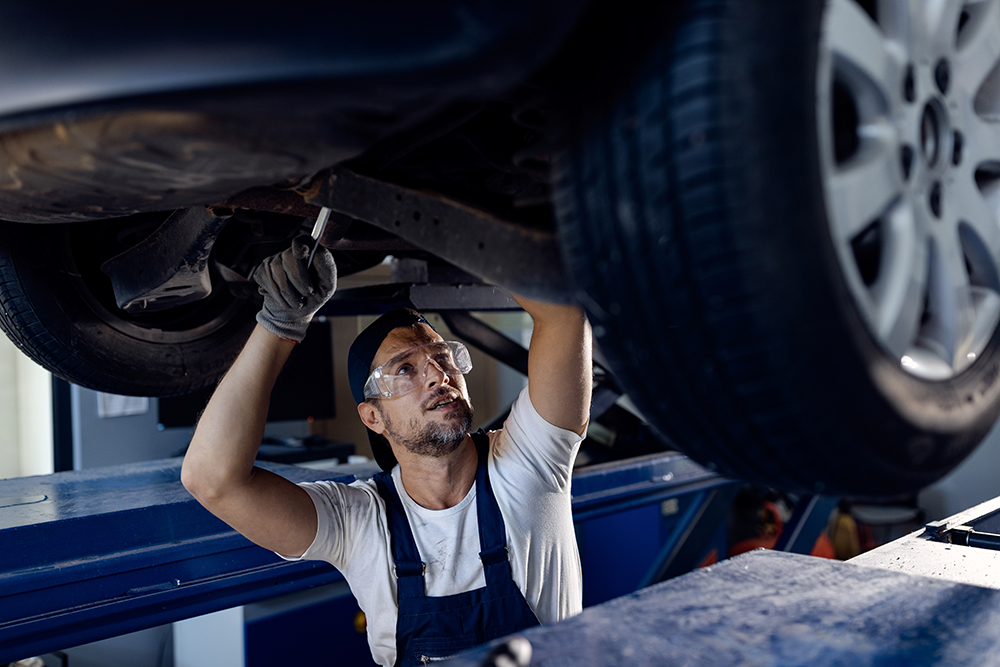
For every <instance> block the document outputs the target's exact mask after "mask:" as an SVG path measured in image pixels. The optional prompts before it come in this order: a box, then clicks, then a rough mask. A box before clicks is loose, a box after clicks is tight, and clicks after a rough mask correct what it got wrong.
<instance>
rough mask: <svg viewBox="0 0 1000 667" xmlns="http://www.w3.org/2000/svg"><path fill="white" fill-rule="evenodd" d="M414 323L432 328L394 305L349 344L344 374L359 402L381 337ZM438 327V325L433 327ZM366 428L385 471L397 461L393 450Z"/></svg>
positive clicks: (387, 442) (376, 457)
mask: <svg viewBox="0 0 1000 667" xmlns="http://www.w3.org/2000/svg"><path fill="white" fill-rule="evenodd" d="M414 324H426V325H427V326H429V327H431V329H434V327H432V326H431V324H430V322H428V321H427V320H426V319H424V316H423V315H421V314H420V313H418V312H417V311H415V310H413V309H411V308H397V309H396V310H390V311H389V312H388V313H386V314H384V315H382V316H381V317H379V318H378V319H377V320H375V321H374V322H372V323H371V324H369V325H368V326H367V327H365V330H364V331H362V332H361V333H360V334H358V337H357V338H355V339H354V342H353V343H352V344H351V350H350V352H348V354H347V376H348V379H349V380H350V383H351V395H352V396H354V400H355V402H356V403H357V404H358V405H361V404H362V403H364V402H365V382H367V381H368V376H369V375H370V374H371V367H372V362H373V361H374V360H375V355H376V354H377V353H378V349H379V347H381V345H382V341H384V340H385V338H386V336H388V335H389V332H390V331H392V330H393V329H398V328H399V327H408V326H413V325H414ZM434 330H435V331H437V329H434ZM367 431H368V442H369V443H371V447H372V454H373V455H374V456H375V462H376V463H378V465H379V467H380V468H382V470H385V471H386V472H388V471H390V470H392V469H393V467H395V465H396V456H395V454H393V453H392V447H390V446H389V441H388V440H386V439H385V437H384V436H382V435H380V434H378V433H376V432H375V431H373V430H371V429H367Z"/></svg>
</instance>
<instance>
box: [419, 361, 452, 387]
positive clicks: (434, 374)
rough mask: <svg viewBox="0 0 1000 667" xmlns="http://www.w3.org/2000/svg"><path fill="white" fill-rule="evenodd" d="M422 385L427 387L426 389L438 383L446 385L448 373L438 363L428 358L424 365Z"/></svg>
mask: <svg viewBox="0 0 1000 667" xmlns="http://www.w3.org/2000/svg"><path fill="white" fill-rule="evenodd" d="M424 383H425V384H426V385H427V388H428V389H429V388H431V387H434V386H436V385H438V384H439V383H440V384H447V383H448V373H447V371H445V370H444V368H442V367H441V365H440V364H439V363H438V362H436V361H434V360H433V359H430V358H428V359H427V363H426V364H424Z"/></svg>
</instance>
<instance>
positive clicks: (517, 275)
mask: <svg viewBox="0 0 1000 667" xmlns="http://www.w3.org/2000/svg"><path fill="white" fill-rule="evenodd" d="M304 196H305V199H306V201H307V202H309V203H310V204H315V205H318V206H326V207H327V208H330V209H332V210H334V211H337V212H338V213H342V214H344V215H348V216H350V217H352V218H355V219H358V220H362V221H364V222H367V223H369V224H371V225H374V226H376V227H379V228H380V229H383V230H385V231H388V232H391V233H392V234H395V235H396V236H398V237H399V238H401V239H403V240H405V241H408V242H410V243H412V244H413V245H415V246H417V247H419V248H422V249H424V250H426V251H427V252H430V253H432V254H434V255H436V256H438V257H440V258H441V259H444V260H445V261H447V262H449V263H451V264H454V265H455V266H457V267H459V268H460V269H462V270H464V271H467V272H468V273H470V274H472V275H474V276H476V277H478V278H481V279H483V280H485V281H487V282H490V283H494V284H496V285H500V286H502V287H505V288H507V289H510V290H512V291H514V292H517V293H518V294H524V295H525V296H528V297H533V298H538V299H543V300H547V301H555V302H562V303H568V302H570V301H571V296H572V295H571V291H570V283H569V279H568V277H567V274H566V271H565V269H564V267H563V261H562V256H561V254H560V250H559V243H558V239H557V238H556V234H555V232H553V231H547V230H539V229H533V228H530V227H528V226H525V225H522V224H518V223H516V222H511V221H508V220H503V219H502V218H500V217H498V216H495V215H493V214H491V213H488V212H486V211H482V210H479V209H476V208H473V207H471V206H469V205H466V204H463V203H461V202H458V201H455V200H452V199H449V198H447V197H444V196H442V195H439V194H435V193H431V192H424V191H421V190H416V189H412V188H406V187H403V186H400V185H394V184H392V183H386V182H385V181H380V180H378V179H375V178H370V177H368V176H362V175H360V174H356V173H354V172H352V171H350V170H348V169H344V168H342V167H338V168H336V169H333V170H331V171H330V173H329V174H328V175H327V176H326V177H325V178H323V179H322V180H321V181H319V182H317V183H316V184H315V185H314V187H313V188H311V189H310V191H309V192H308V193H306V194H305V195H304Z"/></svg>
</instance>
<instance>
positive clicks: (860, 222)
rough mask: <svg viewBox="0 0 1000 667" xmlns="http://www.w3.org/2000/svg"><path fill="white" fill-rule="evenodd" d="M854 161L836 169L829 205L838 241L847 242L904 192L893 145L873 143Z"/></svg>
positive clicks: (832, 178)
mask: <svg viewBox="0 0 1000 667" xmlns="http://www.w3.org/2000/svg"><path fill="white" fill-rule="evenodd" d="M866 148H867V150H864V151H862V153H861V154H860V155H858V156H857V157H856V158H855V159H853V160H851V161H850V162H848V163H847V164H845V165H843V166H841V167H838V168H836V171H835V172H834V174H833V175H832V177H831V178H830V181H829V190H828V194H829V198H830V201H829V206H830V210H831V212H832V213H833V218H834V224H835V225H836V228H837V229H838V231H839V234H840V240H841V241H846V242H850V241H851V240H852V239H853V238H854V237H855V236H857V234H858V233H860V232H861V230H863V229H864V228H865V227H867V226H868V225H869V224H871V222H872V221H873V220H875V219H877V218H878V217H879V216H881V215H882V214H883V213H885V211H886V210H887V209H888V207H889V205H890V204H891V203H892V202H893V201H895V200H896V199H897V198H898V197H899V196H900V194H901V192H902V189H903V184H902V178H901V175H900V173H899V170H900V167H899V161H898V157H897V155H896V151H895V150H893V142H890V141H886V140H881V141H872V142H871V144H870V145H869V146H867V147H866Z"/></svg>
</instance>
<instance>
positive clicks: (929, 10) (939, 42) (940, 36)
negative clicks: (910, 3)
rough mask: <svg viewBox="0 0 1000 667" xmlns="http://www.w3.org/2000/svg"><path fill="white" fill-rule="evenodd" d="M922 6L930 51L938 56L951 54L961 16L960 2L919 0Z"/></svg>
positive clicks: (951, 0) (961, 5)
mask: <svg viewBox="0 0 1000 667" xmlns="http://www.w3.org/2000/svg"><path fill="white" fill-rule="evenodd" d="M921 1H922V3H923V4H924V26H926V30H927V38H928V40H929V42H930V43H929V46H930V51H931V52H932V53H937V54H939V55H942V56H944V55H947V54H951V53H952V52H953V50H954V48H955V34H956V33H957V32H958V21H959V17H960V16H961V15H962V10H963V4H964V3H963V2H961V0H921Z"/></svg>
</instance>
